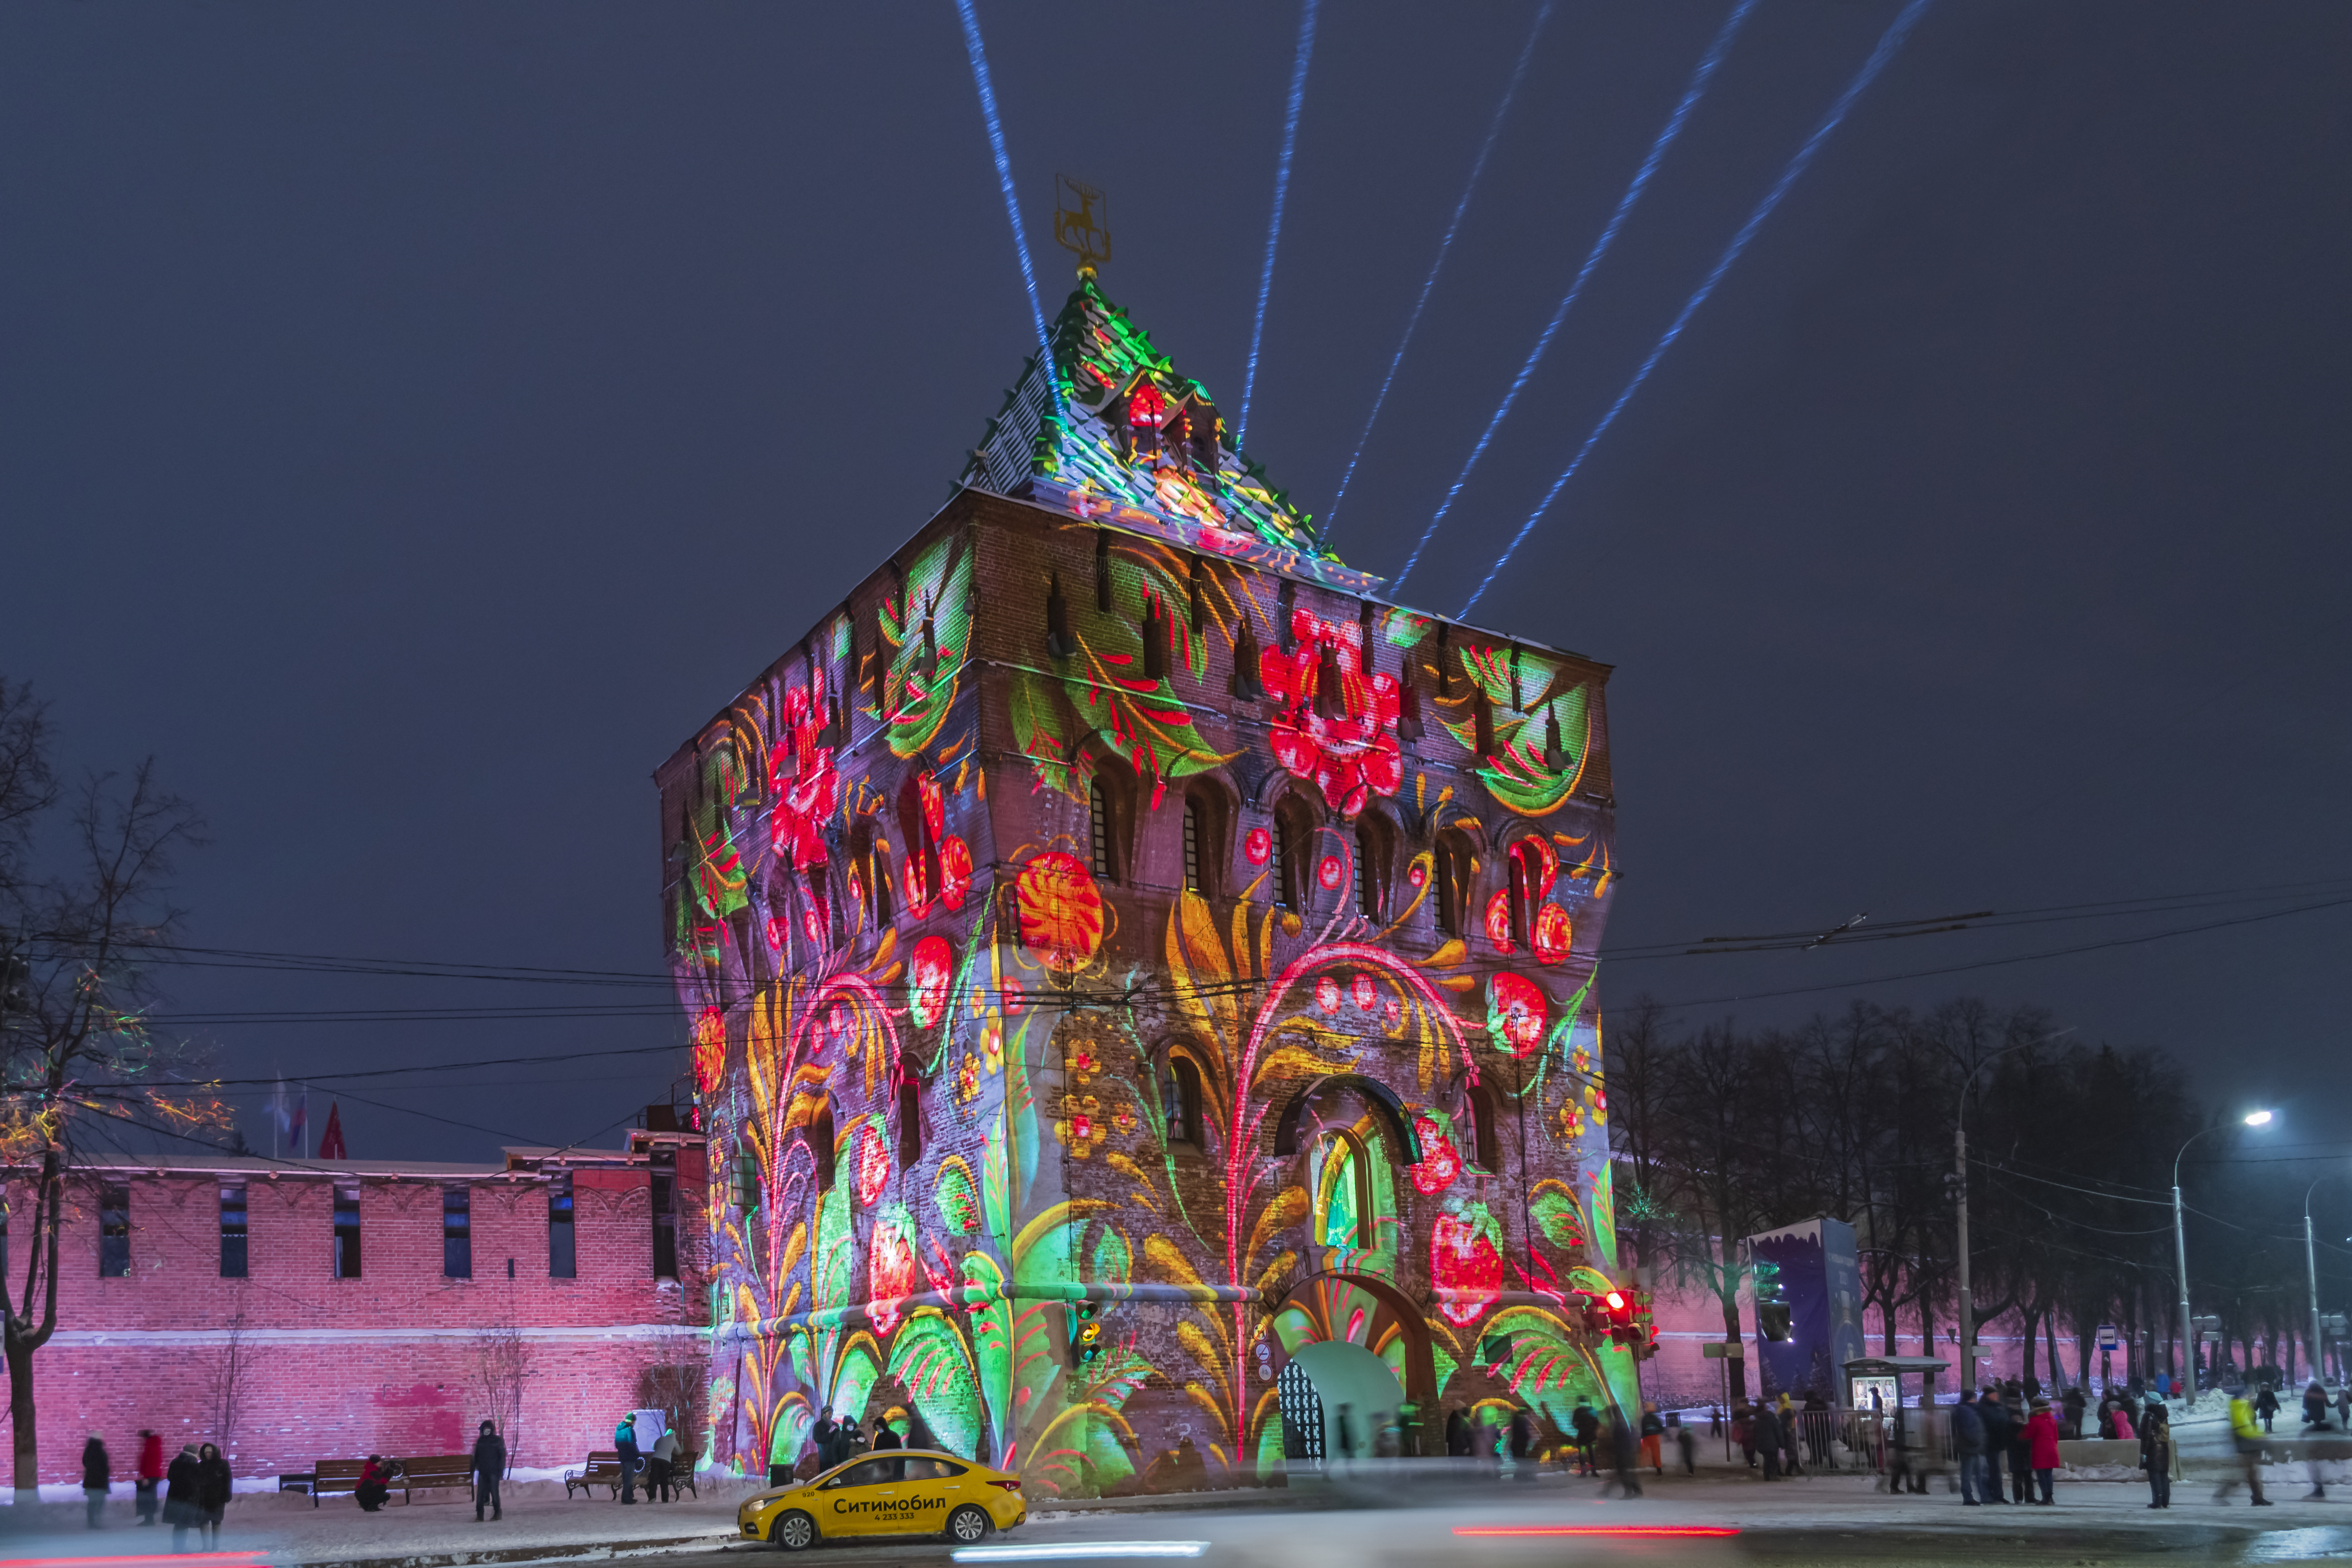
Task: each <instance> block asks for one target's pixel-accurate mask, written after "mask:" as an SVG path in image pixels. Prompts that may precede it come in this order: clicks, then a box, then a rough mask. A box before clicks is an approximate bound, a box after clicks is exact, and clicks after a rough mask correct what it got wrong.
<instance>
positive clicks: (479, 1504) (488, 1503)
mask: <svg viewBox="0 0 2352 1568" xmlns="http://www.w3.org/2000/svg"><path fill="white" fill-rule="evenodd" d="M506 1473H507V1440H506V1439H505V1438H504V1437H501V1436H499V1428H498V1424H497V1423H496V1422H491V1421H485V1422H483V1423H482V1429H481V1435H480V1436H478V1437H476V1438H475V1439H474V1522H475V1523H476V1524H479V1523H481V1522H482V1510H484V1509H485V1508H487V1509H488V1510H490V1517H491V1518H492V1519H504V1518H505V1517H506V1510H504V1509H503V1508H501V1507H500V1506H499V1477H500V1476H503V1475H505V1474H506Z"/></svg>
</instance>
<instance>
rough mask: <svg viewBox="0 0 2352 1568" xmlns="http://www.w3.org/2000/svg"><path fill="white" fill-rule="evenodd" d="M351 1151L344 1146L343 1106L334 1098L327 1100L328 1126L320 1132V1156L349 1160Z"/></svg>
mask: <svg viewBox="0 0 2352 1568" xmlns="http://www.w3.org/2000/svg"><path fill="white" fill-rule="evenodd" d="M351 1157H352V1156H351V1152H350V1151H348V1150H346V1149H345V1148H344V1147H343V1108H342V1107H341V1106H340V1105H338V1104H336V1103H335V1102H334V1101H333V1100H329V1101H327V1128H326V1131H323V1132H321V1133H320V1134H319V1158H320V1159H321V1160H348V1159H350V1158H351Z"/></svg>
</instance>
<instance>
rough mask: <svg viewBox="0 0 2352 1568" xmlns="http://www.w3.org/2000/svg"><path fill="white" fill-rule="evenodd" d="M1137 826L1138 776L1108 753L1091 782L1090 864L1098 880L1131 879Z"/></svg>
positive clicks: (1089, 807)
mask: <svg viewBox="0 0 2352 1568" xmlns="http://www.w3.org/2000/svg"><path fill="white" fill-rule="evenodd" d="M1134 826H1135V777H1134V775H1133V774H1131V773H1129V772H1128V771H1127V768H1126V765H1125V764H1124V763H1120V762H1119V761H1118V759H1117V758H1114V757H1105V758H1103V759H1101V760H1100V761H1098V762H1097V763H1095V766H1094V776H1093V777H1092V778H1091V779H1089V780H1088V781H1087V869H1089V870H1091V871H1092V872H1094V874H1095V879H1096V880H1097V881H1103V882H1124V881H1126V880H1127V870H1128V867H1127V851H1128V846H1129V844H1130V843H1131V842H1132V841H1133V836H1134Z"/></svg>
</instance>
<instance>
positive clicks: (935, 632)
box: [876, 535, 971, 757]
mask: <svg viewBox="0 0 2352 1568" xmlns="http://www.w3.org/2000/svg"><path fill="white" fill-rule="evenodd" d="M876 619H877V625H878V626H880V627H881V631H882V640H883V643H884V645H885V647H887V653H888V657H887V660H886V661H885V663H884V665H883V668H882V675H881V679H882V691H881V693H880V698H879V700H880V706H881V711H882V712H883V713H884V714H886V715H887V724H888V726H889V728H888V731H887V733H888V735H889V744H890V750H891V752H893V753H894V754H895V755H898V756H901V757H911V756H913V755H915V754H916V753H917V752H920V751H922V750H923V748H925V747H926V746H929V744H930V743H931V742H933V741H935V740H937V739H938V738H939V733H940V726H941V725H943V724H945V723H946V722H947V719H948V710H949V709H950V707H952V706H953V705H954V703H955V699H956V691H957V689H958V677H959V676H961V673H962V670H963V662H964V653H965V650H966V649H967V648H968V647H970V646H971V547H970V545H969V543H968V542H966V541H964V540H963V539H961V538H959V537H956V536H952V535H951V536H950V537H948V538H946V539H942V540H940V541H939V542H936V543H934V544H932V545H930V546H929V548H927V549H926V550H924V551H923V552H921V553H920V554H919V555H918V556H917V557H916V558H915V563H914V565H913V566H911V567H910V568H908V573H907V590H906V593H905V595H903V596H902V597H894V598H893V599H886V600H885V601H884V602H883V604H882V605H881V608H880V610H879V611H878V613H877V617H876Z"/></svg>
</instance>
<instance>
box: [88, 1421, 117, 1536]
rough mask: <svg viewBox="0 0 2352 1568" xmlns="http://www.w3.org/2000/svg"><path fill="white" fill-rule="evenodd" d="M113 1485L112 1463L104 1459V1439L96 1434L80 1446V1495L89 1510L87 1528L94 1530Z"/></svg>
mask: <svg viewBox="0 0 2352 1568" xmlns="http://www.w3.org/2000/svg"><path fill="white" fill-rule="evenodd" d="M113 1485H114V1461H112V1460H111V1459H110V1458H107V1457H106V1439H105V1438H103V1437H100V1436H99V1435H98V1434H97V1433H95V1432H92V1433H91V1434H90V1435H89V1442H87V1443H84V1444H83V1445H82V1446H81V1495H82V1500H83V1502H84V1503H85V1505H86V1506H87V1507H88V1509H89V1527H90V1528H91V1529H92V1530H96V1529H97V1528H98V1525H99V1514H100V1510H103V1509H104V1508H105V1507H106V1494H107V1492H108V1491H109V1490H110V1489H111V1488H112V1487H113Z"/></svg>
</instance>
